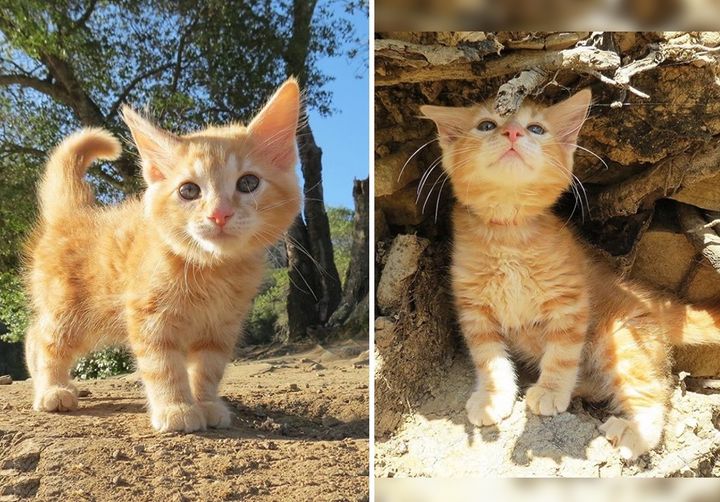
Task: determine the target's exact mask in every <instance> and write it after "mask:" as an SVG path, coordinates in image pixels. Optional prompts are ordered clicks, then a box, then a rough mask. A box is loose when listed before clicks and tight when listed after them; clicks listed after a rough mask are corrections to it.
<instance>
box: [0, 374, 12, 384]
mask: <svg viewBox="0 0 720 502" xmlns="http://www.w3.org/2000/svg"><path fill="white" fill-rule="evenodd" d="M12 381H13V380H12V377H11V376H10V375H3V376H0V385H10V384H11V383H12Z"/></svg>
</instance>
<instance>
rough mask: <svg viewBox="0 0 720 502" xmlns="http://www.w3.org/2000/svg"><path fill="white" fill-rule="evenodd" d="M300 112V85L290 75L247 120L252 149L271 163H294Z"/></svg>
mask: <svg viewBox="0 0 720 502" xmlns="http://www.w3.org/2000/svg"><path fill="white" fill-rule="evenodd" d="M299 116H300V88H299V87H298V84H297V81H295V79H294V78H292V77H291V78H289V79H288V80H287V81H286V82H285V83H284V84H283V85H281V86H280V88H279V89H278V90H277V91H275V94H273V96H272V97H271V98H270V100H269V101H268V102H267V104H266V105H265V106H264V107H263V109H262V110H260V113H258V114H257V115H256V116H255V118H254V119H253V120H252V122H250V125H249V126H248V131H249V132H250V137H251V138H252V142H253V143H254V144H255V145H256V146H255V148H254V151H256V152H258V154H259V155H261V156H264V158H265V159H266V160H267V161H268V162H269V163H270V164H271V165H274V166H277V167H279V168H281V169H292V168H293V167H295V164H296V163H297V147H296V145H295V134H296V132H297V128H298V120H299Z"/></svg>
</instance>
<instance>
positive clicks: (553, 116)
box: [545, 89, 592, 153]
mask: <svg viewBox="0 0 720 502" xmlns="http://www.w3.org/2000/svg"><path fill="white" fill-rule="evenodd" d="M591 100H592V93H591V92H590V89H583V90H582V91H580V92H578V93H575V94H574V95H572V96H570V97H569V98H568V99H566V100H565V101H561V102H560V103H558V104H556V105H553V106H551V107H549V108H548V109H547V110H546V111H545V116H546V117H547V121H548V122H549V123H550V124H551V125H552V126H553V130H554V133H555V136H556V139H557V141H558V142H559V143H561V146H562V147H563V148H565V149H566V150H568V151H569V152H570V153H573V152H575V149H576V148H577V139H578V135H579V134H580V129H581V128H582V125H583V123H584V122H585V119H586V118H587V116H588V110H589V108H590V103H591Z"/></svg>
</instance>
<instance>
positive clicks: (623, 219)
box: [374, 32, 720, 434]
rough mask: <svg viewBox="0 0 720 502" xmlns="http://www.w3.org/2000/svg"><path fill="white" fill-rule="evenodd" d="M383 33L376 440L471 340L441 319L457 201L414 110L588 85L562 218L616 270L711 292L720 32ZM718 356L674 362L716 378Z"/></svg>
mask: <svg viewBox="0 0 720 502" xmlns="http://www.w3.org/2000/svg"><path fill="white" fill-rule="evenodd" d="M376 38H377V40H376V44H375V47H376V53H375V56H376V60H375V71H376V75H375V77H376V78H375V83H376V89H375V98H376V115H375V126H376V131H375V138H376V145H375V149H376V152H377V154H378V155H377V159H376V163H375V194H374V195H375V201H376V205H375V208H376V214H375V220H376V239H377V253H376V270H377V276H378V277H379V285H378V292H377V308H378V312H379V314H380V316H379V317H378V319H377V320H376V345H377V354H378V357H379V361H381V362H382V363H381V364H380V363H378V365H377V367H378V368H379V369H378V372H377V374H376V375H375V378H376V399H377V400H378V403H382V405H380V404H378V405H377V410H378V413H377V414H376V417H377V423H376V426H377V429H376V430H377V431H378V432H379V433H380V434H383V433H388V432H390V431H391V430H392V429H393V428H394V427H395V426H396V425H397V424H398V423H399V419H400V417H401V415H402V414H403V413H404V412H406V411H407V410H408V408H409V407H410V408H415V407H416V406H419V405H420V400H421V399H422V398H423V396H426V395H427V394H428V392H430V389H432V388H433V386H434V385H435V384H436V383H437V381H433V379H436V380H437V378H440V377H442V376H443V375H444V374H445V371H447V370H443V368H442V366H443V365H447V364H449V362H450V361H451V358H449V357H448V354H453V353H455V349H456V347H462V346H463V344H462V342H461V339H462V338H461V336H460V334H459V331H458V329H457V327H456V326H455V321H454V319H453V316H450V315H445V316H444V317H442V316H440V314H441V313H442V312H452V302H451V295H450V293H449V291H448V286H449V285H448V284H447V267H448V265H449V263H450V254H451V253H450V247H451V238H450V235H451V233H450V228H451V221H450V211H451V208H452V206H453V201H454V199H453V196H452V193H451V192H452V189H451V187H450V183H447V184H446V183H444V182H443V177H442V176H443V175H442V169H441V168H440V167H438V168H437V169H432V168H433V166H435V165H436V162H437V161H439V158H440V149H439V146H438V145H437V142H436V141H433V140H434V139H435V138H436V137H437V133H436V131H435V128H434V126H433V124H432V123H431V122H430V121H429V120H421V119H419V117H420V116H421V113H420V112H419V107H420V106H422V105H425V104H433V105H445V106H462V107H464V106H470V105H472V104H474V103H482V102H489V105H490V106H491V107H492V108H494V109H495V111H497V112H498V114H500V115H508V114H512V113H513V112H514V111H515V110H517V109H518V108H519V107H520V106H522V103H523V102H524V100H525V99H526V98H527V97H529V96H532V97H533V99H534V100H535V101H540V102H541V103H544V104H551V103H555V102H558V101H560V100H562V99H565V98H567V97H568V96H570V95H571V94H572V93H574V92H576V91H577V90H579V89H582V88H586V87H591V88H592V92H593V103H594V105H593V106H592V108H591V111H590V117H589V119H588V120H587V121H586V123H585V125H584V126H583V128H582V130H581V132H580V138H579V140H578V144H579V145H580V146H581V148H580V149H578V151H577V153H576V154H575V165H574V174H575V175H576V176H577V178H578V180H577V181H576V183H575V184H574V187H573V188H574V189H575V193H572V191H570V190H569V191H568V193H567V194H566V197H565V198H563V199H561V201H560V202H559V203H558V205H557V207H556V210H557V212H558V213H559V214H561V215H562V216H563V218H564V219H568V220H569V224H572V225H574V226H575V227H576V228H577V229H578V234H579V235H580V237H579V238H581V239H583V240H585V241H587V242H588V243H589V244H591V245H592V246H593V247H594V248H595V249H596V250H597V251H598V253H599V254H600V255H602V256H604V257H605V258H606V259H607V260H608V261H609V262H610V263H612V264H614V265H615V267H616V270H617V273H618V274H621V275H625V276H627V277H630V278H632V279H637V280H639V281H642V282H644V283H647V284H649V285H651V286H653V287H655V288H656V289H660V290H666V291H671V292H675V293H676V294H677V295H678V296H681V297H684V298H685V299H687V300H689V301H692V302H703V301H708V300H710V301H717V299H718V291H720V274H719V273H718V269H720V251H718V250H717V249H715V248H717V247H718V246H715V245H714V243H715V242H720V240H719V239H720V238H718V236H717V230H718V229H719V228H720V227H718V225H716V224H717V223H718V221H717V220H718V219H719V218H720V212H717V211H720V169H719V168H718V164H719V162H720V86H718V80H717V75H718V73H719V71H718V70H719V69H720V57H719V55H720V52H719V51H720V35H718V34H717V33H678V32H666V33H655V32H653V33H597V32H595V33H538V32H533V33H520V32H498V33H481V32H458V33H427V32H425V33H407V32H403V33H378V34H376ZM585 149H587V150H585ZM588 150H589V151H590V152H588ZM580 182H582V185H581V184H580ZM678 201H679V202H682V203H685V204H689V205H690V207H686V206H681V205H680V204H679V202H678ZM692 206H694V207H692ZM713 211H715V212H713ZM708 243H710V244H708ZM429 275H432V277H431V278H430V279H429V278H428V276H429ZM431 343H432V344H433V345H432V350H427V347H428V346H429V344H431ZM398 347H402V349H401V350H400V349H398ZM718 352H719V351H718V350H715V349H712V348H711V347H703V348H702V349H681V350H679V351H678V353H677V354H676V357H675V361H676V365H677V366H676V368H677V369H685V370H687V371H690V372H692V373H693V375H715V374H718V371H720V363H719V362H718V361H720V358H719V357H718ZM458 357H459V358H464V357H465V355H464V353H463V352H460V353H459V354H458ZM406 368H410V369H409V370H408V369H406ZM414 377H415V378H414Z"/></svg>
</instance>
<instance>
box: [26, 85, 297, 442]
mask: <svg viewBox="0 0 720 502" xmlns="http://www.w3.org/2000/svg"><path fill="white" fill-rule="evenodd" d="M299 96H300V94H299V90H298V86H297V83H296V82H295V81H294V80H292V79H291V80H289V81H288V82H286V83H285V84H284V85H283V86H282V87H281V88H280V89H279V90H278V91H277V92H276V93H275V95H274V96H273V97H272V98H271V99H270V101H269V102H268V103H267V105H266V106H265V107H264V108H263V110H262V111H261V112H260V113H259V114H258V115H257V116H256V117H255V119H254V120H253V121H252V122H251V123H250V125H249V126H247V127H243V126H240V125H230V126H226V127H210V128H207V129H205V130H203V131H200V132H196V133H193V134H188V135H186V136H176V135H174V134H172V133H170V132H167V131H164V130H162V129H159V128H157V127H156V126H154V125H153V124H151V123H150V122H148V121H147V120H146V119H144V118H142V117H141V116H140V115H138V114H137V113H135V112H134V111H132V110H131V109H129V108H125V109H124V112H123V114H124V117H123V118H124V120H125V122H126V123H127V125H128V127H129V128H130V131H131V132H132V135H133V138H134V140H135V144H136V145H137V148H138V151H139V153H140V157H141V159H142V174H143V177H144V179H145V181H146V182H147V185H148V188H147V190H146V191H145V193H144V194H143V195H142V198H141V199H133V200H128V201H127V202H125V203H123V204H122V205H119V206H116V207H105V208H100V207H96V206H95V205H94V204H93V196H92V193H91V190H90V187H89V186H88V185H87V184H86V183H85V182H84V181H83V176H84V174H85V172H86V169H87V168H88V165H89V164H90V163H91V162H92V161H93V160H95V159H97V158H101V159H107V160H112V159H115V158H117V157H118V155H119V154H120V150H121V148H120V143H119V142H118V140H117V139H115V138H114V137H113V136H111V135H110V134H109V133H107V132H106V131H103V130H101V129H85V130H82V131H80V132H78V133H76V134H74V135H72V136H70V137H69V138H67V139H66V140H65V141H63V143H62V144H61V145H60V146H58V147H57V149H56V150H55V151H54V152H53V153H52V155H51V157H50V160H49V162H48V165H47V169H46V173H45V177H44V178H43V180H42V182H41V183H40V187H39V200H40V209H41V211H40V220H39V222H38V228H37V230H36V232H35V234H34V236H33V238H32V239H31V242H30V244H29V245H28V265H29V274H28V283H29V289H30V295H31V297H32V305H33V309H34V315H33V320H32V323H31V326H30V328H29V329H28V333H27V339H26V354H27V364H28V368H29V369H30V373H31V375H32V381H33V385H34V389H35V400H34V408H35V409H36V410H42V411H67V410H73V409H75V408H77V406H78V400H77V391H76V389H75V387H74V386H73V385H72V384H71V383H70V381H69V373H70V369H71V368H72V366H73V363H74V361H75V360H76V359H77V358H78V357H79V356H81V355H83V354H85V353H87V352H88V351H90V350H94V349H96V348H97V347H99V346H101V345H106V344H115V343H122V342H127V343H129V345H130V347H131V349H132V351H133V353H134V354H135V356H136V358H137V366H138V369H139V371H140V375H141V377H142V380H143V382H144V384H145V389H146V391H147V397H148V403H149V408H150V414H151V418H152V425H153V427H154V428H155V429H157V430H158V431H185V432H190V431H195V430H202V429H205V428H206V427H208V426H209V427H228V426H229V425H230V419H231V415H230V412H229V410H228V409H227V408H226V406H225V404H223V402H222V401H221V400H220V398H219V397H218V394H217V392H218V385H219V383H220V379H221V378H222V376H223V372H224V370H225V365H226V363H227V362H228V361H229V359H230V357H231V356H232V354H233V348H234V345H235V341H236V337H237V335H238V334H239V332H240V330H241V325H242V321H243V317H244V315H245V313H246V312H247V310H248V308H249V307H250V304H251V301H252V298H253V296H254V295H255V292H256V289H257V287H258V285H259V283H260V281H261V278H262V275H263V268H264V254H265V250H266V248H267V247H268V246H269V245H271V244H273V243H274V242H275V241H276V240H277V239H279V238H280V236H281V235H282V234H283V232H285V230H286V229H287V228H288V227H289V226H290V224H291V223H292V221H293V219H294V218H295V216H296V215H297V213H298V211H299V209H300V204H301V192H300V188H299V184H298V179H297V176H296V174H295V170H294V167H295V163H296V160H297V154H296V145H295V131H296V129H297V124H298V113H299V106H300V104H299Z"/></svg>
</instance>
